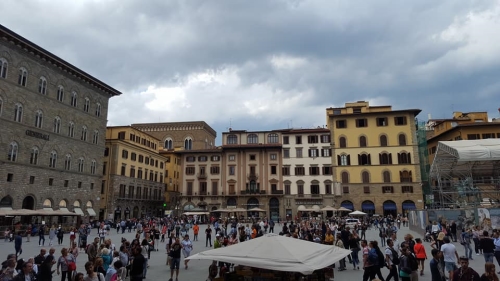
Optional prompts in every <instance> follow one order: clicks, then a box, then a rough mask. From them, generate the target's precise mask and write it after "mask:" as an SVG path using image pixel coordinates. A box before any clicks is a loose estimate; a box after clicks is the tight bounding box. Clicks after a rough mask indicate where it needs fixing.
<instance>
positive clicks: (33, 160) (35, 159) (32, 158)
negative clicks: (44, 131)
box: [30, 146, 40, 165]
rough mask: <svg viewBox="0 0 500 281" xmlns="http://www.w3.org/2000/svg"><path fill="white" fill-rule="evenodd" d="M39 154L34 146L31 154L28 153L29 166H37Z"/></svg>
mask: <svg viewBox="0 0 500 281" xmlns="http://www.w3.org/2000/svg"><path fill="white" fill-rule="evenodd" d="M39 153H40V150H39V149H38V147H36V146H34V147H33V148H31V153H30V164H31V165H37V164H38V154H39Z"/></svg>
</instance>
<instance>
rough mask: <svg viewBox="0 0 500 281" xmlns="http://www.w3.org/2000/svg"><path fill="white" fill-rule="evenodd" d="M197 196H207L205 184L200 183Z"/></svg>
mask: <svg viewBox="0 0 500 281" xmlns="http://www.w3.org/2000/svg"><path fill="white" fill-rule="evenodd" d="M198 191H199V194H200V195H207V182H206V181H202V182H200V187H199V190H198Z"/></svg>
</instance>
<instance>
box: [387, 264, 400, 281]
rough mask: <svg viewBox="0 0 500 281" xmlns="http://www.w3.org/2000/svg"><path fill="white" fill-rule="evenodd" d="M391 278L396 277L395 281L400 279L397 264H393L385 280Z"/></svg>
mask: <svg viewBox="0 0 500 281" xmlns="http://www.w3.org/2000/svg"><path fill="white" fill-rule="evenodd" d="M391 278H394V281H399V273H398V267H397V266H396V265H392V266H391V269H389V275H387V277H386V278H385V281H389V280H391Z"/></svg>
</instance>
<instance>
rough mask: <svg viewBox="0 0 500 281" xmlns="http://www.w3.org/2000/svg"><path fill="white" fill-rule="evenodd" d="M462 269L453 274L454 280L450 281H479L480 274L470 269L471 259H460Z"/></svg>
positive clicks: (464, 257) (463, 257) (462, 257)
mask: <svg viewBox="0 0 500 281" xmlns="http://www.w3.org/2000/svg"><path fill="white" fill-rule="evenodd" d="M459 260H460V268H458V269H456V270H455V272H453V278H450V281H471V280H479V278H480V277H479V274H478V273H477V272H476V271H475V270H474V269H472V268H470V267H469V258H468V257H466V256H461V257H460V259H459Z"/></svg>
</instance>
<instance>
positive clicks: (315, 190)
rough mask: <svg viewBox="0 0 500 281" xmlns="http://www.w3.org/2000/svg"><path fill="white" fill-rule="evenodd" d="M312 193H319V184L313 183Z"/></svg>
mask: <svg viewBox="0 0 500 281" xmlns="http://www.w3.org/2000/svg"><path fill="white" fill-rule="evenodd" d="M311 194H319V185H317V184H312V185H311Z"/></svg>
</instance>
